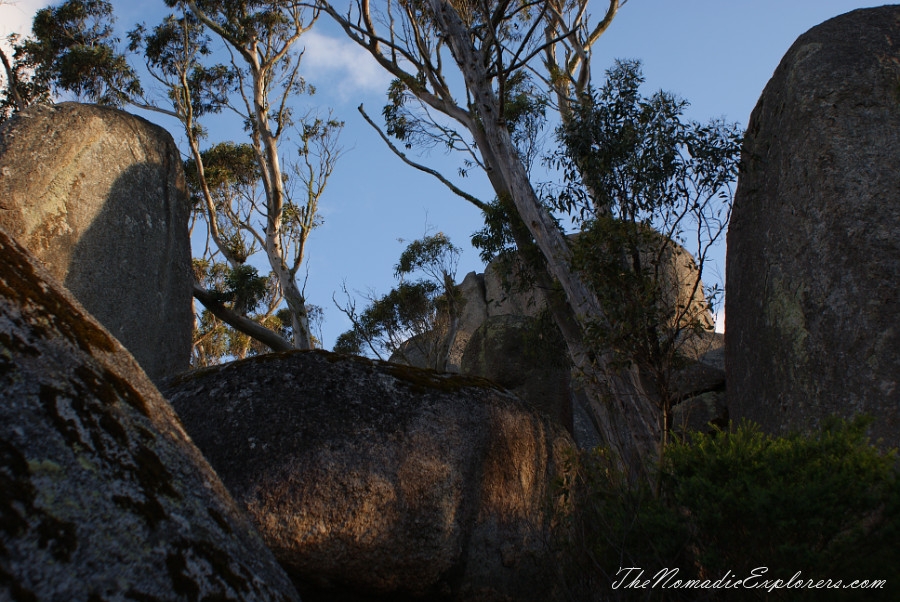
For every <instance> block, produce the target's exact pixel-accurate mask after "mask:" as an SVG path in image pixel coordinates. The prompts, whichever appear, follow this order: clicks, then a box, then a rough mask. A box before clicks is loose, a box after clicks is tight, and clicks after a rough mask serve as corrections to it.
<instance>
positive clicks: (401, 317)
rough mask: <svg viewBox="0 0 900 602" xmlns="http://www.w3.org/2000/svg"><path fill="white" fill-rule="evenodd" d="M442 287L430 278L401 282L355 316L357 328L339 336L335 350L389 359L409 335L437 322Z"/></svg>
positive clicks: (372, 300)
mask: <svg viewBox="0 0 900 602" xmlns="http://www.w3.org/2000/svg"><path fill="white" fill-rule="evenodd" d="M438 290H439V289H438V286H437V285H436V284H435V283H434V282H430V281H426V280H418V281H416V282H400V283H399V284H398V285H397V287H396V288H393V289H391V291H390V292H389V293H387V294H386V295H383V296H381V297H376V298H373V299H370V302H369V304H368V305H367V306H366V308H365V309H364V310H363V311H362V312H361V313H360V314H359V315H356V314H355V313H354V315H353V316H352V317H351V319H352V321H353V323H354V326H353V328H352V329H351V330H349V331H347V332H345V333H343V334H341V335H340V337H338V341H337V343H336V345H335V347H334V350H335V351H337V352H339V353H353V354H357V355H368V354H369V353H372V354H374V355H375V356H377V357H379V358H382V359H387V358H388V357H390V356H391V355H392V354H394V353H395V352H398V351H400V350H401V346H402V345H403V343H404V342H405V341H406V340H407V339H408V338H410V337H413V336H416V335H423V334H425V333H427V332H428V331H429V329H430V328H431V325H433V324H434V323H435V322H436V320H437V311H438V310H437V302H436V299H437V297H438Z"/></svg>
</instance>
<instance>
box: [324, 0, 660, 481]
mask: <svg viewBox="0 0 900 602" xmlns="http://www.w3.org/2000/svg"><path fill="white" fill-rule="evenodd" d="M339 4H343V3H338V2H327V1H321V2H319V3H318V5H319V6H321V7H322V10H324V11H326V12H327V13H328V14H329V15H330V16H331V17H332V18H333V19H334V20H335V21H336V22H337V23H338V24H339V25H340V26H341V28H342V29H343V30H344V32H345V33H346V34H347V35H348V36H349V37H350V39H352V40H353V41H355V42H356V43H357V44H358V45H360V46H361V47H362V48H364V49H366V50H367V51H368V52H369V53H370V54H371V56H372V57H374V59H375V60H376V61H377V62H378V64H380V65H381V66H382V67H383V68H385V69H386V70H387V71H389V72H390V73H391V74H392V75H393V76H394V77H395V78H396V80H395V82H394V84H393V85H392V88H391V90H390V91H389V104H388V106H387V107H386V108H385V117H386V120H387V127H388V134H390V135H393V136H395V137H397V138H399V139H401V140H403V141H404V142H405V143H406V144H407V145H410V146H411V145H414V144H421V143H429V142H433V141H437V140H439V141H442V142H443V144H445V145H446V146H447V147H448V148H450V149H456V150H459V151H461V152H463V153H465V155H466V160H467V161H468V165H470V166H472V167H478V168H481V169H482V170H484V172H485V173H486V175H487V177H488V178H489V180H490V182H491V184H492V186H493V188H494V191H495V192H496V195H497V199H498V202H499V204H500V205H501V207H502V208H503V210H504V212H505V214H506V215H507V216H509V217H510V218H511V227H510V231H511V234H512V236H513V237H514V239H515V242H516V245H517V246H518V247H519V249H520V251H521V250H523V249H527V248H532V247H536V248H537V250H539V253H538V254H537V255H538V256H539V261H538V262H537V264H536V269H534V272H535V277H536V278H538V279H539V280H541V281H542V284H541V285H542V286H548V287H550V286H554V285H555V286H558V288H559V294H557V295H551V310H552V311H553V315H554V319H555V321H556V322H557V325H558V326H559V327H560V330H561V332H562V333H563V336H564V338H565V339H566V343H567V345H568V348H569V352H570V356H571V357H572V360H573V362H574V364H575V366H576V367H577V369H578V370H579V372H580V373H581V375H582V376H583V382H584V384H585V389H586V391H587V392H588V393H589V399H590V411H591V415H592V417H593V419H594V424H595V426H596V427H597V428H598V430H599V431H600V433H601V436H603V438H604V440H605V443H606V444H607V445H608V446H609V447H610V448H611V449H612V450H613V451H614V453H616V454H617V455H618V457H619V458H620V459H621V460H622V462H623V463H624V464H625V465H626V466H627V467H628V468H629V470H630V472H631V474H632V476H633V477H634V478H640V477H642V476H643V475H645V474H646V469H647V465H648V464H649V463H650V462H651V461H652V460H654V459H655V458H656V457H657V446H658V444H659V438H660V424H659V419H658V416H657V414H656V412H655V408H654V404H653V402H652V400H651V399H650V397H649V396H648V395H647V393H646V392H645V391H644V390H643V389H642V386H641V383H640V380H639V378H638V375H637V372H636V369H635V368H633V367H625V368H622V367H617V366H615V365H614V361H613V357H612V356H611V354H610V353H609V352H608V351H607V350H603V349H592V348H591V347H590V346H589V345H588V344H587V342H586V340H585V336H584V332H585V328H586V327H587V325H588V323H589V322H593V321H601V322H603V321H606V320H608V316H607V313H606V310H605V308H604V307H603V306H602V304H601V303H600V302H599V300H598V298H597V296H596V295H595V294H594V293H593V291H592V290H591V289H590V287H588V286H587V285H586V283H585V282H584V280H583V279H582V278H581V276H580V275H579V273H578V272H577V271H576V270H575V269H573V268H572V265H571V260H572V251H571V249H570V247H569V245H568V242H567V240H566V237H565V235H564V233H563V231H562V230H561V228H560V227H559V226H558V224H557V222H556V220H555V219H554V217H553V215H552V213H551V211H550V210H549V208H548V207H547V206H546V204H545V203H544V202H543V201H542V199H541V197H540V196H539V195H538V194H537V192H536V191H535V187H534V186H533V185H532V182H531V181H530V177H529V173H528V166H527V163H526V158H525V156H524V155H525V154H524V153H523V152H522V148H521V145H517V144H516V137H515V135H514V134H515V132H516V124H517V123H519V122H518V121H517V120H516V119H515V117H516V111H515V109H516V108H521V107H522V104H521V102H516V101H517V100H522V99H525V100H529V101H532V102H534V103H535V104H534V105H533V107H541V106H546V107H550V108H553V109H555V110H557V111H559V114H560V116H561V118H562V119H566V118H567V117H568V115H569V114H570V107H571V105H572V104H573V103H577V102H579V98H578V94H579V93H580V92H583V91H584V90H586V89H587V86H588V85H589V83H590V56H591V47H592V45H593V44H594V42H595V41H596V40H597V39H598V37H599V36H600V35H601V34H602V33H603V32H604V31H605V30H606V29H607V27H608V26H609V24H610V23H611V21H612V19H613V17H614V16H615V14H616V12H617V11H618V9H619V7H620V4H621V3H620V2H619V1H618V0H610V1H609V2H607V3H606V6H605V7H604V10H603V16H602V18H601V19H599V20H598V21H596V22H593V21H592V20H591V18H590V15H589V12H588V2H587V0H575V1H572V0H543V1H529V0H490V1H483V0H421V1H412V0H386V1H385V2H378V3H372V2H369V0H355V1H354V2H352V3H351V6H350V8H349V9H348V10H345V9H343V8H342V7H339ZM458 82H461V84H462V86H460V85H459V84H458ZM454 84H456V85H454ZM523 91H527V92H526V93H524V94H523ZM526 108H527V107H526ZM438 115H439V116H440V118H437V116H438ZM482 208H483V205H482Z"/></svg>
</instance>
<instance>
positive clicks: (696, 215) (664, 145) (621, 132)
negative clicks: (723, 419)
mask: <svg viewBox="0 0 900 602" xmlns="http://www.w3.org/2000/svg"><path fill="white" fill-rule="evenodd" d="M643 83H644V77H643V74H642V73H641V66H640V62H638V61H617V62H616V63H615V65H614V66H613V67H612V68H611V69H609V70H608V71H607V72H606V81H605V82H604V83H603V85H602V86H600V87H599V88H597V89H596V90H592V89H589V90H588V92H590V95H589V96H588V97H586V98H585V99H584V100H583V102H581V103H579V104H578V105H577V106H575V107H573V108H572V114H571V116H570V119H569V120H568V121H567V122H566V123H565V124H564V125H563V126H561V127H560V128H559V132H558V139H559V141H560V147H559V149H558V150H557V152H556V153H554V156H553V157H552V162H553V163H554V164H555V165H556V166H558V167H559V168H560V170H561V171H562V173H563V174H564V176H565V182H564V184H563V186H562V187H561V189H560V191H559V194H558V195H556V199H557V205H558V208H559V210H560V211H562V212H563V213H565V214H566V215H569V216H571V217H572V218H573V220H574V221H575V222H576V223H578V224H579V225H580V234H579V235H578V237H577V238H576V239H575V241H574V244H573V249H574V265H575V267H577V268H578V269H579V271H580V272H581V273H582V274H583V275H584V277H585V279H586V280H587V282H588V285H589V286H590V287H591V288H592V290H593V291H594V292H595V294H596V295H597V296H598V297H599V298H600V299H601V302H602V303H603V306H604V307H605V308H606V310H607V313H608V315H609V316H610V318H611V319H610V320H607V321H605V322H593V323H592V324H591V327H590V329H589V333H590V334H589V336H590V338H591V340H592V341H593V342H594V345H595V346H599V347H603V348H608V349H611V350H612V352H613V354H614V357H616V358H618V361H620V362H626V363H633V364H635V365H636V366H638V368H639V369H640V371H641V375H642V378H644V381H645V383H647V384H648V386H649V387H650V388H651V389H652V391H653V394H654V398H655V400H656V402H657V404H658V408H659V416H660V418H661V419H662V421H663V429H662V434H663V437H664V441H665V438H666V436H667V434H668V431H669V426H670V424H671V411H672V406H673V404H674V403H675V402H676V401H678V397H679V393H678V387H677V385H676V382H675V375H676V371H677V369H679V368H681V367H683V366H684V364H685V362H686V361H687V360H688V359H689V358H691V357H696V355H697V354H698V353H701V352H703V351H704V350H705V348H706V345H704V344H703V343H702V342H703V341H708V340H709V337H708V336H705V335H707V334H708V333H709V332H710V331H712V329H713V321H712V314H711V312H710V306H711V304H712V303H714V302H716V301H717V300H718V298H719V297H720V296H721V293H722V291H721V289H720V288H719V287H718V286H713V287H709V286H704V284H703V278H704V277H705V276H708V274H709V264H710V253H711V251H712V250H713V248H714V247H715V245H716V243H717V242H719V241H720V240H721V239H722V238H724V233H725V229H726V226H727V224H728V220H729V218H730V215H731V203H732V199H733V189H732V185H733V184H734V182H735V180H736V179H737V174H738V164H739V159H740V147H741V139H742V135H741V129H740V128H739V127H738V126H737V124H733V123H727V122H725V121H724V120H723V119H718V120H712V121H710V122H708V123H699V122H696V121H690V120H688V119H686V118H685V115H684V112H685V109H686V107H687V106H688V103H687V101H685V100H682V99H679V98H677V97H676V96H674V95H672V94H670V93H667V92H663V91H658V92H655V93H653V94H652V95H650V96H645V95H644V94H643V93H642V92H641V90H640V87H641V85H642V84H643ZM612 250H614V251H617V252H610V251H612Z"/></svg>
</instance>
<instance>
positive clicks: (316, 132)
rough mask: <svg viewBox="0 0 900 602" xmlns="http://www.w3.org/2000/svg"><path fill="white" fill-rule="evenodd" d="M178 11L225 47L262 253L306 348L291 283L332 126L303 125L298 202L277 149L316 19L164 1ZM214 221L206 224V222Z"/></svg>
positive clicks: (291, 7) (291, 5) (275, 7)
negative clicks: (255, 183) (256, 176)
mask: <svg viewBox="0 0 900 602" xmlns="http://www.w3.org/2000/svg"><path fill="white" fill-rule="evenodd" d="M166 4H167V5H168V6H170V7H175V6H179V7H183V8H186V9H187V10H189V11H190V13H191V15H192V16H193V17H194V18H196V19H197V20H198V21H199V22H200V23H202V24H203V25H204V26H205V27H206V28H207V29H208V30H209V31H211V32H213V33H214V34H215V35H216V36H218V37H219V38H220V39H221V40H222V41H223V42H224V43H225V44H226V46H227V47H228V48H229V51H230V53H231V57H232V60H231V66H232V70H231V71H230V75H232V76H233V77H234V78H235V79H236V88H237V92H238V95H239V97H240V103H238V104H233V105H230V106H231V107H232V108H233V109H234V110H236V111H237V112H238V113H239V114H240V115H241V117H242V118H243V119H244V122H245V124H246V126H247V128H248V129H249V133H250V140H251V146H252V148H253V151H254V153H255V155H256V160H257V163H258V165H259V168H260V176H261V178H260V182H261V185H262V188H263V191H264V196H265V203H264V209H263V210H262V211H261V212H260V213H262V214H263V215H264V217H265V227H264V229H263V231H262V233H261V237H260V238H261V239H262V240H261V242H262V248H263V250H264V252H265V254H266V257H267V258H268V262H269V265H270V267H271V268H272V272H273V273H274V274H275V277H276V279H277V281H278V285H279V287H280V290H281V293H282V295H283V296H284V300H285V302H286V303H287V306H288V308H289V310H290V314H291V322H292V323H291V331H292V333H293V343H294V346H295V347H297V348H300V349H309V348H311V347H312V335H311V332H310V325H309V315H308V311H307V307H306V298H305V295H304V294H303V291H302V289H301V287H300V286H299V284H298V282H297V274H298V271H299V269H300V267H301V265H302V263H303V259H304V251H305V246H306V240H307V237H308V236H309V233H310V231H311V230H312V229H313V228H314V227H315V226H316V224H317V223H318V222H317V212H316V209H317V205H318V201H319V198H320V197H321V194H322V193H323V192H324V189H325V184H326V182H327V178H328V176H329V175H330V174H331V170H332V169H333V166H334V161H336V159H337V156H338V155H339V150H338V148H337V146H336V136H337V133H338V132H339V130H340V128H341V125H342V124H340V122H337V121H335V120H331V119H329V120H320V119H315V120H312V121H310V120H308V119H306V120H302V121H303V122H302V123H301V124H300V126H299V129H300V141H301V146H300V152H299V159H300V163H301V164H300V165H299V166H298V169H297V170H296V175H297V176H298V177H299V178H300V181H301V182H302V183H303V185H304V190H305V192H306V195H305V197H304V201H305V202H304V203H303V204H302V205H301V204H297V203H295V202H294V199H293V197H292V195H291V191H290V189H289V187H288V184H287V182H288V179H289V178H288V173H287V172H286V171H285V169H284V166H283V165H282V163H283V161H282V157H281V155H280V152H279V148H280V146H279V145H280V144H281V142H282V140H283V138H285V137H286V134H287V133H288V132H289V131H291V129H292V127H293V126H295V125H296V122H295V116H294V114H293V110H292V107H291V105H290V104H289V103H288V100H289V98H290V97H291V96H292V95H295V94H301V93H303V92H305V91H306V89H307V87H306V82H305V81H304V80H303V78H302V77H301V75H300V58H301V54H302V53H300V52H298V51H297V48H296V44H297V43H298V42H299V40H300V38H301V37H302V36H303V34H304V33H306V32H307V31H309V29H310V28H311V27H312V25H313V23H315V21H316V20H317V18H318V15H319V12H318V10H317V9H308V8H306V7H304V6H303V5H302V4H301V3H299V2H284V1H275V0H270V1H260V0H255V1H249V0H248V1H244V2H233V1H224V0H202V1H199V2H198V1H194V0H188V1H182V0H166ZM210 221H212V220H210Z"/></svg>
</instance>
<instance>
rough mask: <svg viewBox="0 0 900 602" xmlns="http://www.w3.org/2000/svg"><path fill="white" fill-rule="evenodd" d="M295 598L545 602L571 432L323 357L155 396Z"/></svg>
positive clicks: (459, 385) (449, 383) (452, 378)
mask: <svg viewBox="0 0 900 602" xmlns="http://www.w3.org/2000/svg"><path fill="white" fill-rule="evenodd" d="M163 391H164V393H165V394H166V395H167V397H168V398H169V399H170V400H171V401H172V403H173V405H174V407H175V408H176V410H177V412H178V414H179V416H180V417H181V419H182V421H183V423H184V425H185V428H186V429H187V431H188V432H189V433H190V435H191V437H192V439H193V440H194V441H195V442H196V443H197V445H198V447H200V449H201V450H203V452H204V454H205V455H206V457H207V458H208V459H209V461H210V463H211V464H212V465H213V466H214V467H215V468H216V470H217V471H218V473H219V475H220V476H221V477H222V480H223V481H224V482H225V484H226V486H227V487H228V488H229V490H230V491H231V493H232V495H234V497H235V499H236V500H237V501H238V502H239V503H240V504H242V505H243V506H244V507H246V508H247V510H248V511H249V512H250V515H251V516H252V518H253V520H254V521H255V523H256V525H257V527H258V528H259V530H260V532H261V533H262V535H263V537H264V539H265V541H266V543H268V545H269V547H270V548H271V549H272V550H273V552H274V553H275V555H276V557H277V558H278V559H279V560H280V561H281V563H282V565H283V566H284V567H285V568H286V569H287V570H288V572H289V573H290V574H291V576H292V578H293V579H294V580H295V583H298V585H299V587H300V590H301V593H302V594H303V596H304V599H305V600H356V599H365V600H377V599H385V600H387V599H390V600H394V599H408V598H409V597H414V598H420V599H426V600H522V601H527V600H541V601H543V600H547V599H550V598H551V587H552V583H553V579H552V578H551V577H552V576H553V574H554V572H555V570H556V564H557V557H556V556H555V555H554V554H553V553H552V552H551V551H550V550H549V548H548V542H549V540H550V536H551V531H550V527H549V519H550V516H549V513H548V506H547V505H548V504H549V503H550V500H551V493H552V488H551V484H552V483H553V481H554V479H558V478H561V477H562V476H563V474H564V473H563V465H564V464H565V462H564V456H565V454H566V453H567V450H571V449H572V446H573V444H572V442H571V439H570V438H569V436H568V434H567V433H565V431H564V430H563V429H561V428H560V427H558V426H555V425H553V424H552V423H551V422H550V421H548V420H547V419H546V418H543V417H541V416H539V415H537V414H535V413H534V412H531V411H529V410H527V409H526V408H525V407H524V406H523V405H522V403H521V402H520V401H519V400H517V399H516V398H515V397H514V396H512V395H510V394H509V393H506V392H503V391H502V390H500V389H498V388H496V387H495V386H494V385H492V384H491V383H489V382H487V381H484V380H483V379H477V378H473V377H461V376H457V375H451V374H446V373H437V372H432V371H428V370H420V369H416V368H410V367H407V366H399V365H396V364H389V363H384V362H371V361H369V360H364V359H361V358H353V357H347V356H340V355H335V354H330V353H328V352H324V351H311V352H300V351H298V352H287V353H280V354H270V355H266V356H260V357H257V358H252V359H248V360H243V361H240V362H234V363H231V364H228V365H225V366H222V367H216V368H211V369H204V370H199V371H196V372H191V373H189V374H187V375H184V376H182V377H178V378H177V379H173V380H172V381H171V382H170V383H168V384H166V385H164V388H163Z"/></svg>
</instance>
